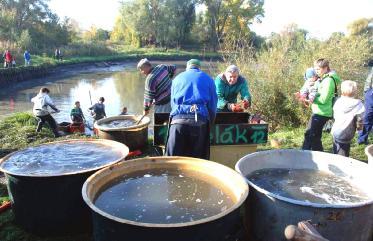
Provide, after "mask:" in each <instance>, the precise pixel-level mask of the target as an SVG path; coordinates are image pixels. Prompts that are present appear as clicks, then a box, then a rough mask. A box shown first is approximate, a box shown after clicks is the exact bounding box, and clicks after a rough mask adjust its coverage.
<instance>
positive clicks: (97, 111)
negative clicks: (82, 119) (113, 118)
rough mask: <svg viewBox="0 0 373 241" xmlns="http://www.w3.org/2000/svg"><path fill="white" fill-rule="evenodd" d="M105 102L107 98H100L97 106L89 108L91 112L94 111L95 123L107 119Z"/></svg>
mask: <svg viewBox="0 0 373 241" xmlns="http://www.w3.org/2000/svg"><path fill="white" fill-rule="evenodd" d="M104 101H105V98H104V97H100V99H99V100H98V102H97V103H96V104H94V105H92V106H91V107H89V108H88V109H89V110H92V111H93V113H92V116H93V119H94V120H95V121H98V120H100V119H102V118H104V117H106V113H105V105H104Z"/></svg>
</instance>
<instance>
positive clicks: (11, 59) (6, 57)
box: [2, 48, 63, 68]
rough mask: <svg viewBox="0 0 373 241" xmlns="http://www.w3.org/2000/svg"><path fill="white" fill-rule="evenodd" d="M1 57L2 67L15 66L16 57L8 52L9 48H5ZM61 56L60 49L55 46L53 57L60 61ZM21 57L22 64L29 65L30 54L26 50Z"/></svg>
mask: <svg viewBox="0 0 373 241" xmlns="http://www.w3.org/2000/svg"><path fill="white" fill-rule="evenodd" d="M2 57H3V63H4V64H3V67H4V68H12V67H16V57H15V56H14V54H12V53H11V52H10V50H8V49H7V50H5V52H4V53H3V55H2ZM62 57H63V54H62V51H61V49H59V48H56V49H55V51H54V58H55V59H56V60H57V61H62ZM23 58H24V60H25V65H24V66H30V65H31V54H30V52H29V51H28V50H25V52H24V53H23Z"/></svg>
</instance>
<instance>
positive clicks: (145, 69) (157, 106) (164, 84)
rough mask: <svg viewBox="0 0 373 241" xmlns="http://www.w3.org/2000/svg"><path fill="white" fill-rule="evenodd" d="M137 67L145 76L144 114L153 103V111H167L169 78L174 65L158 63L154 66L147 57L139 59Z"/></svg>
mask: <svg viewBox="0 0 373 241" xmlns="http://www.w3.org/2000/svg"><path fill="white" fill-rule="evenodd" d="M137 69H138V70H140V72H141V74H143V75H145V76H146V80H145V92H144V115H147V114H149V110H150V107H151V106H152V104H154V112H155V113H169V112H170V111H171V106H170V94H171V79H172V78H173V76H174V75H175V72H176V65H165V64H160V65H157V66H155V67H153V66H152V65H151V63H150V62H149V60H148V59H141V60H140V61H139V63H138V64H137Z"/></svg>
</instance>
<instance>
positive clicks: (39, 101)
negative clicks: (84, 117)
mask: <svg viewBox="0 0 373 241" xmlns="http://www.w3.org/2000/svg"><path fill="white" fill-rule="evenodd" d="M49 92H50V91H49V89H48V88H45V87H43V88H41V89H40V91H39V94H37V95H36V96H35V97H34V98H32V99H31V102H33V103H34V108H33V113H34V115H35V116H36V118H37V119H38V126H37V128H36V132H40V131H41V128H43V125H44V123H45V122H47V123H48V124H49V127H50V128H51V129H52V131H53V134H54V136H55V137H59V136H60V134H59V133H58V130H57V123H56V121H55V120H54V118H53V117H52V115H51V114H50V112H49V110H48V106H49V107H50V108H52V109H53V110H54V111H55V112H57V113H58V112H60V111H59V109H57V107H56V106H55V105H54V103H53V101H52V99H51V98H50V97H49V95H48V94H49Z"/></svg>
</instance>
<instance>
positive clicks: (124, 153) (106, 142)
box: [0, 138, 129, 178]
mask: <svg viewBox="0 0 373 241" xmlns="http://www.w3.org/2000/svg"><path fill="white" fill-rule="evenodd" d="M66 142H91V143H98V144H104V145H106V146H111V145H115V146H118V147H120V148H119V150H120V151H121V154H122V157H120V158H118V159H116V160H114V161H111V162H109V163H107V164H105V165H101V166H99V167H94V168H89V169H84V170H80V171H75V172H66V173H61V174H43V175H40V174H39V175H38V174H20V173H15V172H12V171H8V170H6V169H4V168H3V164H4V163H5V162H6V161H7V160H8V159H9V158H10V157H11V156H13V155H15V154H17V153H20V152H22V151H24V150H27V149H29V148H35V147H40V146H44V145H54V144H58V143H66ZM128 153H129V149H128V147H127V146H126V145H125V144H123V143H120V142H117V141H112V140H106V139H93V138H90V139H68V140H60V141H52V142H47V143H43V144H38V145H35V146H30V147H27V148H24V149H21V150H18V151H15V152H12V153H9V154H8V155H6V156H4V157H3V158H1V159H0V171H1V172H4V173H5V174H7V175H11V176H21V177H35V178H37V177H40V178H44V177H60V176H69V175H75V174H77V175H78V174H82V173H87V172H91V171H96V170H99V169H101V168H105V167H107V166H110V165H112V164H114V163H117V162H120V161H121V160H123V159H124V158H126V156H127V155H128Z"/></svg>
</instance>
